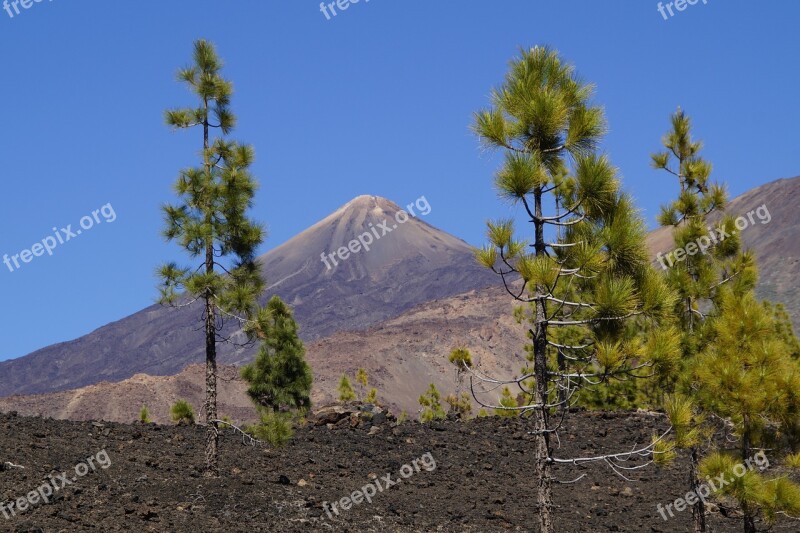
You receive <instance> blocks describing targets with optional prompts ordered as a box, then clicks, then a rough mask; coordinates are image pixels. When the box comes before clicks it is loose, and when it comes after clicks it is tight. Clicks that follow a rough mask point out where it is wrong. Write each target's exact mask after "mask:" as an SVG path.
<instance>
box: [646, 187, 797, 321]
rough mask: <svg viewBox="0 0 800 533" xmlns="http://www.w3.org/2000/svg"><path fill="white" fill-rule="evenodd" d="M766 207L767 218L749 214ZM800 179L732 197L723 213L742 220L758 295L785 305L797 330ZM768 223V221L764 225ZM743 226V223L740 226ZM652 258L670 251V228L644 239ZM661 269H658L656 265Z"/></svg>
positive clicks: (660, 230)
mask: <svg viewBox="0 0 800 533" xmlns="http://www.w3.org/2000/svg"><path fill="white" fill-rule="evenodd" d="M761 206H765V207H766V211H763V210H762V212H761V213H762V214H764V213H768V215H769V216H763V217H762V218H763V220H761V219H760V218H759V216H758V214H755V213H754V214H753V215H752V219H753V223H751V222H750V217H748V213H751V212H752V211H754V210H758V209H759V207H761ZM798 207H800V177H796V178H791V179H781V180H777V181H773V182H770V183H767V184H765V185H762V186H760V187H756V188H755V189H752V190H750V191H748V192H746V193H745V194H743V195H741V196H739V197H737V198H735V199H734V200H733V201H731V202H730V204H729V205H728V207H727V209H726V212H727V213H728V214H730V215H732V216H734V217H743V218H744V220H746V221H747V226H746V227H744V229H742V230H741V234H740V235H741V238H742V242H743V243H744V247H745V248H747V249H750V250H752V251H753V253H754V254H755V256H756V259H757V260H758V270H759V281H758V287H757V290H756V292H757V294H758V296H759V297H760V298H762V299H767V300H771V301H773V302H780V303H783V304H784V305H786V308H787V310H788V311H789V314H790V316H791V317H792V321H793V322H794V326H795V330H797V331H800V283H798V282H797V279H798V277H800V217H798V215H797V208H798ZM766 220H768V222H765V221H766ZM742 226H744V224H742ZM647 242H648V246H649V248H650V251H651V253H652V255H653V256H655V255H656V254H657V253H659V252H661V253H666V252H669V251H671V250H672V249H673V240H672V231H671V229H670V228H659V229H657V230H655V231H653V232H652V233H651V234H650V235H649V236H648V239H647ZM657 268H660V266H657Z"/></svg>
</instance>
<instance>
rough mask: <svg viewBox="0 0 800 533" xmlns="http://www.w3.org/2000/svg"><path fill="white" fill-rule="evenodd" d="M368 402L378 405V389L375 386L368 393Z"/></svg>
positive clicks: (366, 400)
mask: <svg viewBox="0 0 800 533" xmlns="http://www.w3.org/2000/svg"><path fill="white" fill-rule="evenodd" d="M364 401H365V402H366V403H371V404H373V405H377V403H378V389H376V388H375V387H373V388H371V389H370V390H369V394H367V398H366V399H365V400H364Z"/></svg>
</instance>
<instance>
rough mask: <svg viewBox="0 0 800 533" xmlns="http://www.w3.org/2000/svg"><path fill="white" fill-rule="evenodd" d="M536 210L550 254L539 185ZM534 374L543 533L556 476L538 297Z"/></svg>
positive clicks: (542, 249)
mask: <svg viewBox="0 0 800 533" xmlns="http://www.w3.org/2000/svg"><path fill="white" fill-rule="evenodd" d="M534 201H535V209H536V212H535V214H536V219H537V220H535V221H534V224H535V225H536V243H535V249H536V255H537V256H539V255H544V254H546V253H547V250H546V245H545V241H544V223H543V222H542V221H541V218H542V191H541V188H537V189H536V191H535V192H534ZM537 292H538V293H540V294H542V293H544V292H546V291H545V289H544V288H542V287H539V288H537ZM533 373H534V376H535V379H536V388H535V390H534V398H533V401H534V404H538V405H540V406H541V407H539V408H537V409H534V420H535V427H534V430H535V431H536V436H535V441H534V442H535V448H536V449H535V453H536V480H537V487H536V502H537V503H538V505H539V531H540V533H552V531H553V519H552V516H551V514H550V513H551V511H552V507H553V487H552V485H553V479H552V474H551V468H552V464H551V462H550V434H549V433H548V430H549V429H550V424H549V420H548V411H547V408H546V407H545V406H546V405H547V387H548V385H549V383H550V380H549V372H548V370H547V308H546V306H545V300H544V299H543V298H539V299H537V300H536V318H535V322H534V329H533Z"/></svg>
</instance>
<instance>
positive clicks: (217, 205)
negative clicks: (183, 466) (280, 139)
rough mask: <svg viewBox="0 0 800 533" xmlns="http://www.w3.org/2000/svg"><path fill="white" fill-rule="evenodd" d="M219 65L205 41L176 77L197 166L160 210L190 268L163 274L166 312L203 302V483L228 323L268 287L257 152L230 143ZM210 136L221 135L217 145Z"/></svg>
mask: <svg viewBox="0 0 800 533" xmlns="http://www.w3.org/2000/svg"><path fill="white" fill-rule="evenodd" d="M221 70H222V61H221V60H220V59H219V57H218V56H217V53H216V51H215V49H214V46H213V45H212V44H211V43H209V42H207V41H204V40H200V41H197V42H196V43H195V45H194V61H193V63H192V65H190V66H188V67H186V68H183V69H181V70H180V71H179V72H178V80H179V81H180V82H182V83H184V84H185V85H186V86H187V88H188V89H189V90H190V92H191V93H192V94H193V95H194V96H195V98H196V104H195V106H194V107H186V108H180V109H174V110H170V111H167V112H166V113H165V120H166V123H167V124H168V125H169V126H172V127H173V128H176V129H185V130H190V129H196V130H198V131H199V132H200V135H198V147H199V148H201V150H200V159H201V160H200V162H199V164H198V165H197V166H194V167H188V168H185V169H184V170H182V171H181V172H180V175H179V177H178V179H177V181H176V182H175V186H174V189H175V193H176V194H177V196H178V199H179V201H178V202H177V203H175V204H167V205H164V206H163V212H164V218H165V220H164V223H165V228H164V231H163V234H164V237H165V238H166V239H167V240H168V241H170V242H175V243H177V244H178V245H179V246H180V247H181V248H182V249H183V250H184V251H185V252H186V253H187V255H188V256H189V258H190V259H191V260H192V261H193V262H192V264H190V265H189V266H178V265H177V264H176V263H168V264H166V265H164V266H162V267H161V268H160V269H159V272H158V273H159V277H160V278H161V281H162V284H161V287H160V292H161V298H160V301H161V303H162V304H167V305H177V304H178V303H179V302H180V303H181V304H182V305H189V304H192V303H194V302H197V301H199V302H201V306H200V307H201V308H199V309H198V320H199V321H201V322H202V323H203V325H204V330H205V345H206V402H205V418H206V420H207V421H208V431H207V437H206V475H207V476H216V475H218V473H219V469H218V466H217V463H218V451H217V448H218V439H219V437H218V435H219V431H218V428H217V423H216V420H217V353H216V345H217V343H218V342H224V341H226V338H225V337H222V336H220V335H219V331H220V330H222V329H223V328H224V326H225V322H226V321H228V320H231V319H234V320H246V319H249V318H250V317H251V316H252V315H253V314H254V313H255V310H256V305H257V298H258V296H259V295H260V294H261V292H262V291H263V289H264V282H263V280H262V279H261V274H260V271H259V268H258V265H256V262H255V257H256V250H257V248H258V246H259V245H260V244H261V242H262V241H263V239H264V229H263V228H262V227H261V225H259V224H257V223H255V222H253V221H252V220H250V219H249V218H248V216H247V211H248V209H250V208H251V207H252V205H253V197H254V195H255V191H256V188H257V184H256V181H255V179H254V178H253V177H252V176H251V175H250V172H249V167H250V165H251V164H252V162H253V158H254V152H253V148H252V147H251V146H248V145H244V144H239V143H236V142H233V141H229V140H227V139H226V138H225V137H226V136H227V135H228V134H229V133H230V132H231V130H232V129H233V127H234V125H235V124H236V119H235V116H234V115H233V113H232V112H231V110H230V100H231V94H232V93H233V87H232V85H231V83H230V82H229V81H228V80H226V79H225V78H223V77H222V75H221ZM213 135H216V136H215V137H214V136H213Z"/></svg>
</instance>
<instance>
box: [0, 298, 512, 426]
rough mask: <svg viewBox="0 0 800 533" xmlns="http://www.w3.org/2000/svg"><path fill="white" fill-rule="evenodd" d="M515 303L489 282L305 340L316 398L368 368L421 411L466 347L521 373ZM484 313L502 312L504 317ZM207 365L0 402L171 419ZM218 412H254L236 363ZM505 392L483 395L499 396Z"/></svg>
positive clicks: (451, 384)
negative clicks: (453, 355)
mask: <svg viewBox="0 0 800 533" xmlns="http://www.w3.org/2000/svg"><path fill="white" fill-rule="evenodd" d="M511 308H512V303H511V301H510V300H509V297H508V295H507V294H506V293H505V291H503V290H500V289H484V290H480V291H472V292H469V293H466V294H462V295H458V296H454V297H451V298H446V299H444V300H440V301H436V302H430V303H427V304H424V305H421V306H419V307H417V308H415V309H413V310H412V311H410V312H407V313H404V314H403V315H402V316H400V317H397V318H394V319H392V320H389V321H387V322H384V323H382V324H380V325H378V326H375V327H374V328H372V329H370V330H368V331H365V332H341V333H336V334H334V335H332V336H331V337H329V338H327V339H323V340H320V341H316V342H313V343H311V344H309V345H308V347H307V351H308V356H307V358H308V361H309V363H310V364H311V366H312V368H313V370H314V378H315V379H314V390H313V393H312V399H313V402H314V405H316V406H319V405H322V404H325V403H329V402H331V401H333V400H334V399H335V398H336V385H337V384H338V380H339V377H340V376H341V374H342V373H343V372H347V373H348V374H350V376H351V379H352V376H353V374H355V370H356V369H357V368H359V367H364V368H365V369H366V371H367V374H368V375H369V380H370V386H371V387H373V386H374V387H376V388H377V389H378V399H379V402H380V403H381V404H385V405H388V406H389V407H391V408H392V410H393V411H395V412H396V413H399V412H400V411H401V410H405V411H407V412H408V413H409V415H411V416H416V413H417V410H418V409H419V404H418V403H417V400H418V398H419V396H420V394H422V393H423V392H424V391H425V388H426V387H427V386H428V384H429V383H431V382H433V383H435V384H436V386H437V387H438V388H439V390H440V392H442V395H443V396H444V395H446V394H449V393H451V392H453V391H454V389H455V369H454V367H453V366H452V365H451V364H450V363H449V362H448V361H447V355H448V354H449V352H450V350H451V349H452V348H453V347H455V346H459V345H463V346H467V347H469V348H470V350H471V351H472V354H473V359H474V361H475V362H476V364H478V365H479V367H480V369H481V370H482V371H484V372H487V373H491V374H493V375H499V376H508V377H511V376H514V375H517V374H518V373H519V371H520V369H521V368H522V366H523V365H524V364H525V354H524V350H523V347H524V344H525V329H524V327H523V326H521V325H519V324H517V323H516V322H515V321H514V320H513V318H511ZM486 317H500V318H499V320H496V319H487V318H486ZM203 372H204V367H203V366H202V365H191V366H189V367H187V368H186V369H184V370H183V371H182V372H181V373H180V374H178V375H176V376H169V377H162V376H146V375H136V376H134V377H132V378H130V379H127V380H125V381H122V382H120V383H100V384H96V385H90V386H87V387H83V388H79V389H77V390H70V391H64V392H55V393H49V394H41V395H33V396H14V397H9V398H3V399H0V411H12V410H16V411H18V412H19V413H20V414H24V415H32V416H37V415H41V416H50V417H53V418H65V419H72V420H90V419H102V420H108V421H117V422H130V421H132V420H134V419H136V417H137V414H138V412H139V409H140V408H141V406H142V405H147V407H148V409H149V410H150V414H151V417H152V419H153V420H154V421H157V422H164V423H166V422H168V421H169V407H170V405H171V404H172V403H174V402H175V400H177V399H179V398H185V399H187V400H188V401H189V402H190V403H191V404H192V405H193V406H194V407H195V409H196V410H197V411H198V412H199V411H200V407H201V406H202V403H203V400H204V395H205V392H204V391H205V389H204V377H203V376H204V374H203ZM221 376H222V377H221V379H220V394H219V401H220V408H219V410H220V415H221V416H222V415H227V416H230V417H231V418H232V419H234V420H238V421H243V420H250V419H252V418H253V416H254V410H253V407H252V405H251V404H250V401H249V399H248V398H247V395H246V394H245V389H246V386H245V384H244V383H243V382H242V381H240V380H239V378H238V371H237V369H236V368H234V367H221ZM499 396H500V391H499V390H497V391H494V392H492V393H489V394H485V395H483V397H484V398H486V400H489V401H497V399H498V398H499Z"/></svg>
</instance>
